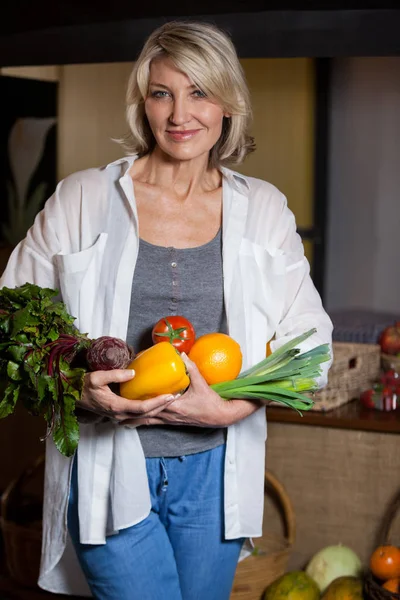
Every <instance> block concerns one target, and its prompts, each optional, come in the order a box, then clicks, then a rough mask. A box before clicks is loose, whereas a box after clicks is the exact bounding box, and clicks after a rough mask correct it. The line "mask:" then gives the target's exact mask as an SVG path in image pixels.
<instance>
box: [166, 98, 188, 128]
mask: <svg viewBox="0 0 400 600" xmlns="http://www.w3.org/2000/svg"><path fill="white" fill-rule="evenodd" d="M189 115H190V113H189V106H188V103H187V101H186V100H184V99H180V98H175V99H174V102H173V104H172V111H171V115H170V121H171V122H172V123H174V125H182V124H183V123H187V122H188V121H189V119H190V116H189Z"/></svg>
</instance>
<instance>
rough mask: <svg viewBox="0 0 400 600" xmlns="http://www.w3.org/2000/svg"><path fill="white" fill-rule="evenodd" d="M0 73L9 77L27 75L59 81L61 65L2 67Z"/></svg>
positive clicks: (44, 79) (28, 76) (29, 77)
mask: <svg viewBox="0 0 400 600" xmlns="http://www.w3.org/2000/svg"><path fill="white" fill-rule="evenodd" d="M0 75H7V76H8V77H26V78H27V79H40V80H42V81H58V79H59V77H60V67H58V66H48V67H1V68H0Z"/></svg>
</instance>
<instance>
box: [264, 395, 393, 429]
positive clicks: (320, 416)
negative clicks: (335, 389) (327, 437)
mask: <svg viewBox="0 0 400 600" xmlns="http://www.w3.org/2000/svg"><path fill="white" fill-rule="evenodd" d="M267 420H268V421H269V422H276V423H296V424H298V425H315V426H317V427H334V428H338V429H353V430H357V431H375V432H377V433H400V409H397V410H392V411H388V412H385V411H381V410H373V409H367V408H364V407H363V406H362V405H361V404H360V402H359V401H358V400H353V401H352V402H349V403H348V404H344V405H343V406H340V407H339V408H335V409H333V410H330V411H329V412H319V411H311V410H310V411H308V412H304V413H303V416H300V415H299V414H298V413H297V412H296V411H295V410H292V409H290V408H285V407H282V408H280V407H275V406H274V407H270V408H268V409H267Z"/></svg>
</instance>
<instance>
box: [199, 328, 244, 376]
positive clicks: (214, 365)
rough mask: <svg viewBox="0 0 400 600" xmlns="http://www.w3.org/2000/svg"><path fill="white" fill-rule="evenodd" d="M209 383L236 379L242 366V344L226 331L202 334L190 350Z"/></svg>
mask: <svg viewBox="0 0 400 600" xmlns="http://www.w3.org/2000/svg"><path fill="white" fill-rule="evenodd" d="M189 358H190V360H192V361H193V362H194V363H195V364H196V366H197V368H198V369H199V371H200V373H201V374H202V375H203V377H204V379H205V380H206V381H207V383H208V385H212V384H213V383H221V382H222V381H230V380H232V379H236V377H237V376H238V375H239V373H240V369H241V368H242V352H241V350H240V346H239V344H238V343H237V342H235V340H234V339H233V338H231V337H230V336H229V335H227V334H226V333H206V334H205V335H201V336H200V337H199V338H197V340H196V341H195V343H194V344H193V346H192V349H191V351H190V352H189Z"/></svg>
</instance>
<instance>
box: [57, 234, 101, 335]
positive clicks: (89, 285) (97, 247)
mask: <svg viewBox="0 0 400 600" xmlns="http://www.w3.org/2000/svg"><path fill="white" fill-rule="evenodd" d="M107 237H108V234H107V233H100V234H99V236H98V237H97V239H96V241H95V242H94V244H93V245H92V246H90V247H89V248H85V249H84V250H81V251H80V252H74V253H72V254H62V253H60V254H57V256H56V262H57V267H58V271H59V278H60V291H61V295H62V299H63V302H64V303H65V305H66V307H67V310H68V312H69V313H70V314H71V315H72V316H74V317H75V318H76V322H75V325H76V327H78V329H80V331H82V332H85V333H88V334H89V335H91V333H90V332H91V330H92V326H93V320H94V318H95V315H96V310H95V305H96V298H97V295H98V289H99V286H100V283H101V270H102V262H103V256H104V250H105V247H106V243H107Z"/></svg>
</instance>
